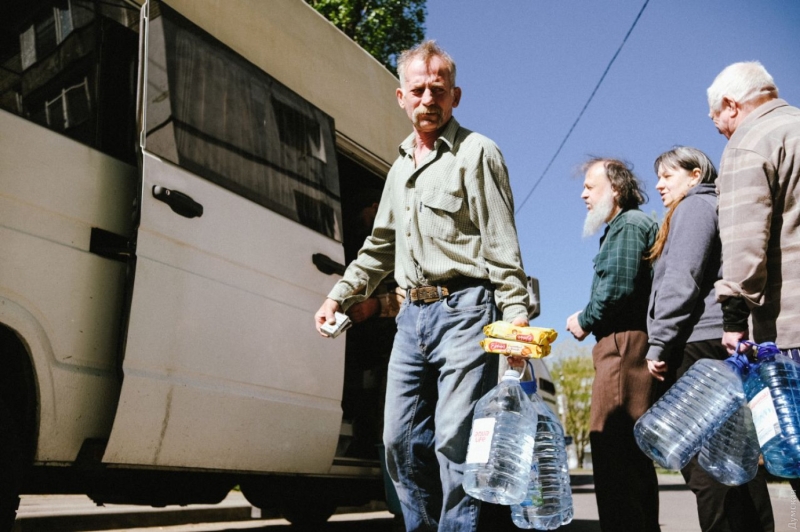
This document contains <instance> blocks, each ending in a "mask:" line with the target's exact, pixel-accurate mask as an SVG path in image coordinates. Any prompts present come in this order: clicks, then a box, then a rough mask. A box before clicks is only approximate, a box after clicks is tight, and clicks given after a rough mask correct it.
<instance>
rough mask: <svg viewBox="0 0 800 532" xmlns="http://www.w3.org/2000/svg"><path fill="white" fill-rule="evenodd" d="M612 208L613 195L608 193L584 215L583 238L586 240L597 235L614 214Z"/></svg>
mask: <svg viewBox="0 0 800 532" xmlns="http://www.w3.org/2000/svg"><path fill="white" fill-rule="evenodd" d="M614 207H615V205H614V194H613V193H612V192H609V193H608V194H606V196H604V197H603V199H601V200H600V202H599V203H598V204H597V205H595V206H594V208H592V210H590V211H589V212H587V213H586V220H584V222H583V237H584V238H586V237H588V236H592V235H593V234H595V233H597V231H599V230H600V228H601V227H603V224H604V223H606V221H607V220H608V218H609V217H610V216H611V213H612V212H614Z"/></svg>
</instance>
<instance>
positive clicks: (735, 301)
mask: <svg viewBox="0 0 800 532" xmlns="http://www.w3.org/2000/svg"><path fill="white" fill-rule="evenodd" d="M708 105H709V108H710V111H711V112H710V114H709V116H710V117H711V119H712V120H713V121H714V125H715V126H716V127H717V129H718V130H719V132H720V133H722V134H723V135H725V137H726V138H728V145H727V146H726V147H725V151H724V152H723V154H722V162H721V164H720V172H719V177H718V179H717V189H718V192H719V227H720V238H721V240H722V259H723V272H722V279H721V280H719V281H717V284H716V292H717V299H718V300H720V301H721V302H722V308H723V329H724V336H723V343H724V344H725V346H726V347H727V348H728V352H729V353H733V351H734V350H735V349H736V346H737V343H738V342H739V341H740V340H747V339H749V338H751V337H752V339H753V340H755V341H756V342H759V343H761V342H770V341H771V342H775V343H776V344H777V345H778V347H779V348H780V349H781V350H782V351H783V352H784V353H785V354H787V355H790V356H792V357H793V358H794V359H795V360H798V361H800V351H799V349H800V236H799V235H798V230H799V229H800V109H798V108H796V107H792V106H790V105H789V104H788V103H786V101H784V100H782V99H780V98H778V87H777V86H776V85H775V82H774V81H773V79H772V76H770V74H769V73H768V72H767V70H766V69H765V68H764V67H763V66H762V65H761V63H758V62H744V63H734V64H732V65H730V66H728V67H727V68H725V69H724V70H723V71H722V72H721V73H720V74H719V75H718V76H717V78H716V79H715V80H714V83H712V85H711V86H710V87H709V88H708ZM751 314H752V321H753V330H752V335H751V334H750V331H749V330H748V329H749V327H748V318H749V317H750V315H751Z"/></svg>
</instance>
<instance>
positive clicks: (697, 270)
mask: <svg viewBox="0 0 800 532" xmlns="http://www.w3.org/2000/svg"><path fill="white" fill-rule="evenodd" d="M654 167H655V171H656V174H657V176H658V182H657V184H656V190H657V191H658V192H659V194H660V195H661V201H662V203H663V204H664V207H666V208H667V213H666V215H665V216H664V222H663V223H662V225H661V228H660V229H659V232H658V235H657V236H656V241H655V244H654V245H653V247H652V249H651V250H650V253H649V255H648V257H647V258H648V259H649V260H650V261H651V262H654V267H653V287H652V290H651V292H650V305H649V308H648V315H647V332H648V336H649V340H648V343H649V345H650V347H649V349H648V352H647V365H648V369H649V370H650V373H651V374H652V375H653V377H654V378H656V379H658V380H660V381H665V380H666V382H667V383H669V382H672V381H673V380H674V379H676V378H680V376H681V375H682V374H683V373H684V372H685V371H686V370H688V369H689V367H691V365H692V364H694V363H695V362H696V361H697V360H699V359H701V358H714V359H720V360H722V359H725V358H727V356H728V353H727V351H726V349H725V347H724V346H723V345H722V341H721V340H722V333H723V324H722V308H721V307H720V304H719V303H718V302H717V300H716V293H715V291H714V283H715V282H716V281H717V280H718V279H720V277H721V276H722V251H721V244H720V240H719V224H718V219H717V194H716V190H715V186H714V181H715V180H716V178H717V171H716V169H715V168H714V164H713V163H712V162H711V161H710V160H709V158H708V156H707V155H706V154H705V153H703V152H702V151H700V150H698V149H696V148H690V147H686V146H677V147H675V148H673V149H672V150H669V151H667V152H665V153H662V154H661V155H660V156H659V157H658V158H657V159H656V161H655V163H654ZM681 473H682V474H683V477H684V479H686V483H687V485H688V486H689V488H690V489H691V490H692V491H693V492H694V494H695V496H696V497H697V511H698V516H699V518H700V526H701V527H702V529H703V532H711V531H713V532H722V531H726V532H727V531H741V532H755V531H759V530H763V531H773V530H774V529H775V523H774V519H773V516H772V506H771V505H770V500H769V492H768V491H767V484H766V479H765V477H764V474H763V472H760V473H759V475H758V476H757V477H756V478H755V479H754V480H752V481H750V482H748V483H747V484H744V485H742V486H738V487H730V486H726V485H724V484H721V483H719V482H717V481H716V480H714V479H713V478H712V477H711V476H710V475H708V474H707V473H706V472H705V471H704V470H703V468H702V467H700V465H699V464H698V463H697V457H694V458H692V460H691V461H690V462H689V464H688V465H687V466H686V467H685V468H684V469H683V470H682V471H681Z"/></svg>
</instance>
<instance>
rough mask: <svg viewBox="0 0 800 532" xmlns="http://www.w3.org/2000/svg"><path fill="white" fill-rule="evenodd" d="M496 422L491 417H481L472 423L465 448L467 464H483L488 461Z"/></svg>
mask: <svg viewBox="0 0 800 532" xmlns="http://www.w3.org/2000/svg"><path fill="white" fill-rule="evenodd" d="M496 421H497V420H496V419H495V418H493V417H483V418H480V419H476V420H474V421H473V422H472V433H471V434H470V435H469V446H468V447H467V463H468V464H485V463H486V462H488V461H489V451H491V449H492V436H493V435H494V424H495V422H496Z"/></svg>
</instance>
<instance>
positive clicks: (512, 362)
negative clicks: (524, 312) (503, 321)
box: [508, 316, 529, 375]
mask: <svg viewBox="0 0 800 532" xmlns="http://www.w3.org/2000/svg"><path fill="white" fill-rule="evenodd" d="M528 324H529V322H528V317H527V316H517V317H516V318H514V319H513V320H511V325H515V326H517V327H527V326H528ZM527 360H528V359H527V358H526V357H517V356H510V357H508V367H510V368H511V369H514V370H517V371H518V372H519V374H520V375H522V373H523V372H524V371H525V362H527Z"/></svg>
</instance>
